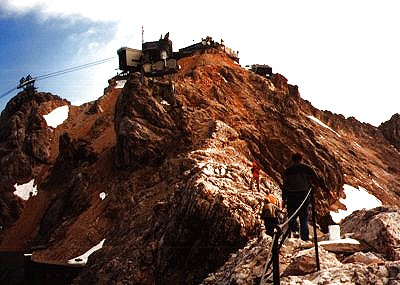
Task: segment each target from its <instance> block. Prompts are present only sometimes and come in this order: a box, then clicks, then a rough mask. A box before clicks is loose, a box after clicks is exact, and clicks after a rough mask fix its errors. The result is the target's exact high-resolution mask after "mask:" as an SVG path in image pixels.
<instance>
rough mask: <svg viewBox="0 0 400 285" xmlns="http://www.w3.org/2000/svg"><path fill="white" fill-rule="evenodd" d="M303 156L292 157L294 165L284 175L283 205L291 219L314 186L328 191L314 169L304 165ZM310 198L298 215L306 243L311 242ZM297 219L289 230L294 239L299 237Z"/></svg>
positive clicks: (295, 155) (302, 235)
mask: <svg viewBox="0 0 400 285" xmlns="http://www.w3.org/2000/svg"><path fill="white" fill-rule="evenodd" d="M302 160H303V156H302V155H301V154H300V153H294V154H293V155H292V165H291V166H289V167H288V168H286V170H285V172H284V174H283V189H282V204H283V207H285V206H286V208H287V216H288V218H290V217H291V216H292V215H293V214H294V213H295V212H296V210H297V209H298V208H299V207H300V205H301V203H302V202H303V200H304V199H305V198H306V196H307V194H308V191H309V190H310V188H311V187H312V186H314V187H321V188H322V189H324V190H325V189H326V185H325V182H324V180H323V179H321V178H320V177H318V176H317V174H316V173H315V171H314V169H313V168H312V167H311V166H309V165H307V164H305V163H302ZM309 206H310V197H309V198H308V199H307V201H306V202H305V203H304V205H303V207H302V208H301V209H300V211H299V212H298V214H297V217H298V218H299V220H300V237H301V239H302V240H304V241H308V240H309V230H308V209H309ZM297 217H296V218H294V219H292V220H291V221H290V222H289V230H290V232H291V233H292V234H293V236H294V237H298V235H299V234H298V232H299V225H298V223H297Z"/></svg>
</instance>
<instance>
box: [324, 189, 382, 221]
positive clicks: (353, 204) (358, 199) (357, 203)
mask: <svg viewBox="0 0 400 285" xmlns="http://www.w3.org/2000/svg"><path fill="white" fill-rule="evenodd" d="M343 187H344V193H345V194H346V198H345V199H342V198H341V199H340V200H339V201H340V202H341V203H342V204H344V205H345V206H346V208H347V210H339V211H338V212H337V213H336V212H334V211H331V217H332V220H333V221H334V222H335V223H340V221H341V220H343V219H344V218H345V217H347V216H349V215H350V214H351V213H353V212H354V211H356V210H362V209H367V210H369V209H373V208H375V207H379V206H382V202H381V201H380V200H379V199H378V198H376V197H375V196H374V195H371V194H369V193H368V192H367V190H365V189H364V188H362V187H359V188H358V189H357V188H354V187H352V186H350V185H347V184H345V185H344V186H343Z"/></svg>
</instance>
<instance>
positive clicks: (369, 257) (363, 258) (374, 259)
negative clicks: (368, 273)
mask: <svg viewBox="0 0 400 285" xmlns="http://www.w3.org/2000/svg"><path fill="white" fill-rule="evenodd" d="M343 263H362V264H366V265H370V264H383V263H385V261H384V260H383V259H382V258H380V257H378V256H376V255H375V254H373V253H372V252H365V253H364V252H356V253H354V254H352V255H350V256H349V257H346V258H345V259H344V260H343Z"/></svg>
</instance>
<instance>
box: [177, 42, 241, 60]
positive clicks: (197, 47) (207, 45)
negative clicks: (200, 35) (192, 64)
mask: <svg viewBox="0 0 400 285" xmlns="http://www.w3.org/2000/svg"><path fill="white" fill-rule="evenodd" d="M208 49H217V50H221V51H223V52H225V53H226V54H227V55H228V56H229V57H230V58H231V59H233V60H234V61H236V62H237V63H239V52H238V51H234V50H232V49H231V48H229V47H227V46H225V44H224V41H223V40H221V43H218V42H215V41H214V40H213V39H212V37H209V36H207V37H205V38H204V39H201V41H200V42H198V43H195V44H193V45H190V46H187V47H184V48H181V49H179V53H178V58H182V57H185V56H190V55H192V54H194V53H196V52H199V51H200V52H204V51H206V50H208Z"/></svg>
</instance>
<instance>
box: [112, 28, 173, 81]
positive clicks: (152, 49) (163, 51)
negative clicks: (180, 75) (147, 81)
mask: <svg viewBox="0 0 400 285" xmlns="http://www.w3.org/2000/svg"><path fill="white" fill-rule="evenodd" d="M117 54H118V59H119V69H120V70H122V71H123V72H124V73H129V72H142V73H143V74H144V75H146V76H159V75H164V74H171V73H175V72H177V71H178V69H179V65H178V63H177V59H176V57H175V55H174V53H173V51H172V41H171V40H170V39H169V33H167V34H166V35H165V36H164V38H163V37H162V36H161V38H160V39H159V40H158V41H153V42H143V43H142V50H138V49H133V48H128V47H122V48H120V49H119V50H118V51H117Z"/></svg>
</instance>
